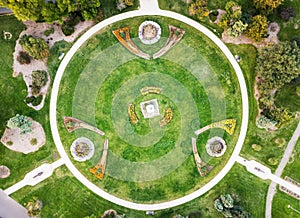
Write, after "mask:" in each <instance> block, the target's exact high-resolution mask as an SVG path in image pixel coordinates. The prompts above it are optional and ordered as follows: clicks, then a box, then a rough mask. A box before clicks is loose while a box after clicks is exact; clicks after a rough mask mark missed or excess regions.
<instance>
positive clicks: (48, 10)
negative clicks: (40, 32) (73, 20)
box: [0, 0, 100, 23]
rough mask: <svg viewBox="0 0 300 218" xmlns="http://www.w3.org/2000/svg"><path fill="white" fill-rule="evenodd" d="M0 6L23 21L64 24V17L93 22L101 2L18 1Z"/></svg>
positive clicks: (1, 3) (0, 2)
mask: <svg viewBox="0 0 300 218" xmlns="http://www.w3.org/2000/svg"><path fill="white" fill-rule="evenodd" d="M0 5H2V6H4V7H7V8H10V9H11V10H12V11H13V12H14V15H15V16H16V17H17V18H18V19H19V20H21V21H26V20H32V21H45V22H47V23H52V22H53V21H56V20H57V21H59V22H62V19H63V18H64V17H69V16H73V14H77V15H80V16H81V17H82V18H83V19H84V20H91V19H93V18H94V17H96V16H97V14H98V11H99V8H100V0H91V1H90V0H77V1H71V0H57V1H39V0H30V1H27V2H24V1H17V0H10V1H6V0H0Z"/></svg>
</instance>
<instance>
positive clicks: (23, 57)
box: [17, 51, 31, 64]
mask: <svg viewBox="0 0 300 218" xmlns="http://www.w3.org/2000/svg"><path fill="white" fill-rule="evenodd" d="M17 61H19V63H20V64H30V61H31V58H30V56H29V54H28V53H27V52H24V51H20V52H19V55H18V56H17Z"/></svg>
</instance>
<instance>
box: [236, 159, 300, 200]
mask: <svg viewBox="0 0 300 218" xmlns="http://www.w3.org/2000/svg"><path fill="white" fill-rule="evenodd" d="M236 161H237V162H238V163H240V164H242V165H244V166H246V168H247V170H248V172H250V173H252V174H254V175H256V176H258V177H259V178H261V179H263V180H266V179H270V180H271V181H272V182H274V183H276V184H278V185H281V186H284V187H285V188H287V189H289V190H293V192H295V193H296V194H298V195H300V187H298V186H296V185H294V184H292V183H290V182H287V181H286V180H284V179H282V178H280V177H279V176H276V175H274V174H272V173H271V170H270V169H269V168H268V167H266V166H264V165H262V164H261V163H258V162H256V161H254V160H251V161H248V160H246V159H244V158H242V157H240V156H238V157H237V159H236Z"/></svg>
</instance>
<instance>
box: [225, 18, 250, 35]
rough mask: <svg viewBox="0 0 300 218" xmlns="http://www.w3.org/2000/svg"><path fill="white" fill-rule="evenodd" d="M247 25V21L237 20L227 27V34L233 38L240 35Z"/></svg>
mask: <svg viewBox="0 0 300 218" xmlns="http://www.w3.org/2000/svg"><path fill="white" fill-rule="evenodd" d="M247 27H248V24H247V23H243V21H241V20H239V21H237V22H235V23H234V24H233V25H232V26H231V27H229V28H228V30H227V34H228V35H229V36H231V37H233V38H235V37H238V36H240V35H242V33H243V32H244V31H245V30H246V29H247Z"/></svg>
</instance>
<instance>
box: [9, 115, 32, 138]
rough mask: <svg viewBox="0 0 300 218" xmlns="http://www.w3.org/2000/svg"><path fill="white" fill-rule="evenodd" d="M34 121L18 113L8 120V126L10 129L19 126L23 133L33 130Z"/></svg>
mask: <svg viewBox="0 0 300 218" xmlns="http://www.w3.org/2000/svg"><path fill="white" fill-rule="evenodd" d="M31 126H32V122H31V121H30V119H29V118H28V117H26V116H23V115H19V114H17V115H16V116H14V117H12V118H10V119H9V120H8V122H7V127H8V128H10V129H14V128H19V129H20V133H21V134H25V133H29V132H32V128H31Z"/></svg>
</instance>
